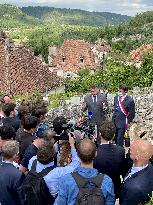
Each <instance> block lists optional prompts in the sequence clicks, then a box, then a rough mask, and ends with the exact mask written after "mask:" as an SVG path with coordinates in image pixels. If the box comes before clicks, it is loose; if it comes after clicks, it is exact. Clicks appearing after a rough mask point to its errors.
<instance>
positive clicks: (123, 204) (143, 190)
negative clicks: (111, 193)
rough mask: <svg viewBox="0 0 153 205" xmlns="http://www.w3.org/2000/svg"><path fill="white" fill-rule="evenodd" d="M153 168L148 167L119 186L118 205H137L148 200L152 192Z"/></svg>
mask: <svg viewBox="0 0 153 205" xmlns="http://www.w3.org/2000/svg"><path fill="white" fill-rule="evenodd" d="M152 178H153V166H152V165H151V164H149V166H148V167H146V168H144V169H143V170H141V171H139V172H137V173H135V174H133V175H132V176H131V177H129V178H127V179H126V180H125V181H124V182H123V183H122V185H121V189H120V197H119V204H120V205H139V204H144V203H145V202H146V201H148V200H149V199H150V196H151V194H152V191H153V179H152Z"/></svg>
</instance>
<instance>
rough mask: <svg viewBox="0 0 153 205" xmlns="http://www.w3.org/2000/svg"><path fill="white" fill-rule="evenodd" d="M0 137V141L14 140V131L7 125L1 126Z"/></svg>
mask: <svg viewBox="0 0 153 205" xmlns="http://www.w3.org/2000/svg"><path fill="white" fill-rule="evenodd" d="M0 137H1V139H2V140H10V139H15V137H16V132H15V129H14V128H13V127H12V126H11V125H9V124H6V125H3V126H2V127H0Z"/></svg>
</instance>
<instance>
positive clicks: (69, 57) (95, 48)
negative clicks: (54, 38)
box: [49, 40, 111, 77]
mask: <svg viewBox="0 0 153 205" xmlns="http://www.w3.org/2000/svg"><path fill="white" fill-rule="evenodd" d="M110 51H111V49H110V47H108V46H106V45H91V44H89V43H87V42H85V41H84V40H65V41H64V42H63V44H62V46H61V47H60V48H59V49H55V46H54V45H53V46H51V47H50V48H49V61H50V66H52V67H53V69H55V70H57V73H58V74H59V75H60V76H63V77H66V76H69V77H76V73H77V71H78V70H79V69H80V68H83V67H86V68H90V69H91V70H95V69H97V68H101V61H102V58H103V56H104V55H106V53H108V52H110Z"/></svg>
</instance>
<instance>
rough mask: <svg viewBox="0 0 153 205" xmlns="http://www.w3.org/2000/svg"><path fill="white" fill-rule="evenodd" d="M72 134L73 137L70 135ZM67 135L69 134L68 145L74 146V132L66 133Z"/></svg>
mask: <svg viewBox="0 0 153 205" xmlns="http://www.w3.org/2000/svg"><path fill="white" fill-rule="evenodd" d="M72 135H73V137H72ZM68 136H69V143H70V146H71V148H75V139H74V137H75V136H74V134H73V133H68Z"/></svg>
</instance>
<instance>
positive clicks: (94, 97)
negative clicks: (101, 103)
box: [93, 95, 97, 104]
mask: <svg viewBox="0 0 153 205" xmlns="http://www.w3.org/2000/svg"><path fill="white" fill-rule="evenodd" d="M96 98H97V96H96V95H94V96H93V103H94V104H95V103H96Z"/></svg>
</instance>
